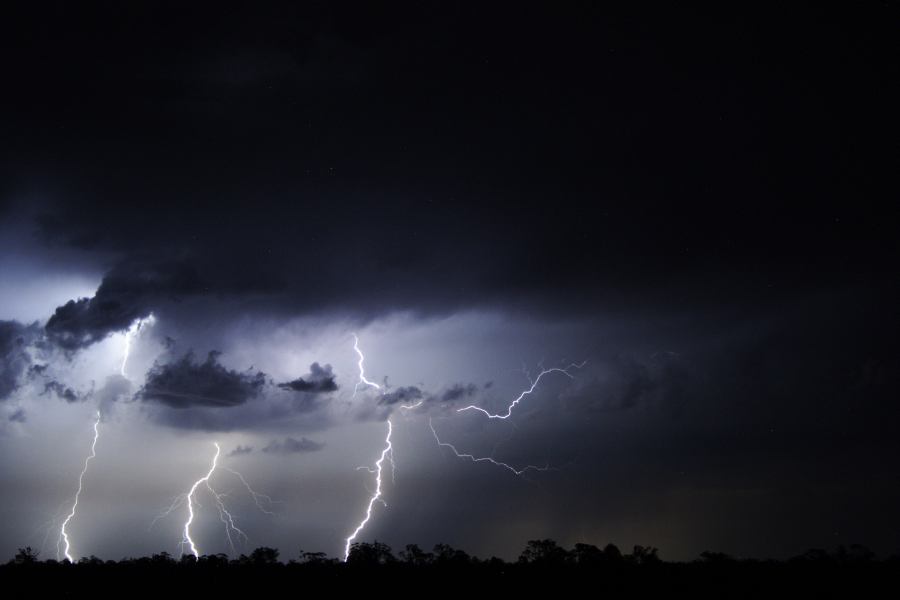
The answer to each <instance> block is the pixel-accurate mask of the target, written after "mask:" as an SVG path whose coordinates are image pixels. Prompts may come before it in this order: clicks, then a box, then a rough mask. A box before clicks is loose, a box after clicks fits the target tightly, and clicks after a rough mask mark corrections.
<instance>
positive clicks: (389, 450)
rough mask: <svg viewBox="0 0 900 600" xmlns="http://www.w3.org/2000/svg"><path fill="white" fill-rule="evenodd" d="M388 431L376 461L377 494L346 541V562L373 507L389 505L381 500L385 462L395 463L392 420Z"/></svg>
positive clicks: (370, 499)
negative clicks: (386, 460) (376, 504)
mask: <svg viewBox="0 0 900 600" xmlns="http://www.w3.org/2000/svg"><path fill="white" fill-rule="evenodd" d="M387 425H388V430H387V437H386V438H385V439H384V450H382V451H381V456H380V457H379V458H378V460H376V461H375V470H374V472H375V493H374V494H372V497H371V498H369V505H368V506H367V507H366V516H365V518H364V519H363V520H362V521H361V522H360V524H359V525H357V526H356V529H355V530H354V531H353V533H351V534H350V537H348V538H347V540H346V542H347V543H346V545H345V546H344V562H347V559H348V558H349V557H350V546H351V545H352V544H353V540H355V539H356V536H357V535H359V532H360V531H362V530H363V528H365V526H366V523H368V522H369V519H370V518H371V517H372V507H374V506H375V503H376V502H379V501H380V502H381V503H382V504H384V505H385V506H387V503H386V502H385V501H384V500H382V498H381V471H382V467H383V466H384V460H385V459H386V458H387V459H388V460H390V462H391V464H392V465H393V463H394V454H393V446H392V445H391V432H392V430H393V426H392V425H391V420H390V419H388V421H387Z"/></svg>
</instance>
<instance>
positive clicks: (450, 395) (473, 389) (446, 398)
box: [438, 383, 488, 402]
mask: <svg viewBox="0 0 900 600" xmlns="http://www.w3.org/2000/svg"><path fill="white" fill-rule="evenodd" d="M485 387H488V386H485ZM478 391H479V388H478V386H477V385H475V384H474V383H469V384H466V385H463V384H462V383H456V384H454V385H452V386H450V387H449V388H447V389H446V390H444V391H443V392H442V393H441V394H440V395H439V397H438V399H439V400H440V401H441V402H456V401H457V400H462V399H469V398H472V397H473V396H475V395H476V394H478Z"/></svg>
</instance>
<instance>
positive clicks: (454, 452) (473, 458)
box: [428, 419, 550, 475]
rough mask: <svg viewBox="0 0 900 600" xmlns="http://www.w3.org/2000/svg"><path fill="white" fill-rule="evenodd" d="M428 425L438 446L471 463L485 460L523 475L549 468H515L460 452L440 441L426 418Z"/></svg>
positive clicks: (487, 458)
mask: <svg viewBox="0 0 900 600" xmlns="http://www.w3.org/2000/svg"><path fill="white" fill-rule="evenodd" d="M428 427H430V428H431V433H432V434H434V439H435V440H436V441H437V443H438V446H441V447H442V448H450V450H452V451H453V454H455V455H456V456H457V457H458V458H465V459H467V460H470V461H472V462H473V463H480V462H487V463H490V464H492V465H496V466H498V467H503V468H504V469H506V470H508V471H510V472H512V473H514V474H516V475H523V474H525V473H527V472H528V471H549V470H550V466H549V465H545V466H543V467H537V466H535V465H528V466H526V467H523V468H521V469H517V468H515V467H513V466H512V465H508V464H506V463H505V462H500V461H499V460H494V459H493V458H491V457H490V456H482V457H476V456H474V455H472V454H465V453H462V452H460V451H459V450H457V449H456V446H454V445H453V444H450V443H447V442H442V441H441V438H439V437H438V434H437V431H436V430H435V429H434V424H433V423H432V422H431V419H428Z"/></svg>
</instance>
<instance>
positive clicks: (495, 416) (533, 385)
mask: <svg viewBox="0 0 900 600" xmlns="http://www.w3.org/2000/svg"><path fill="white" fill-rule="evenodd" d="M585 364H587V361H582V362H581V363H578V364H576V363H572V364H571V365H569V366H568V367H565V368H559V367H553V368H552V369H543V370H542V371H541V372H540V373H538V376H537V377H535V378H534V379H533V380H532V379H531V378H530V377H529V380H530V381H531V387H529V388H528V389H527V390H525V391H524V392H522V393H521V394H519V396H518V397H517V398H516V399H515V400H513V401H512V402H511V403H510V404H509V406H508V407H507V408H506V414H494V413H491V412H489V411H487V410H485V409H483V408H481V407H480V406H475V405H474V404H473V405H470V406H464V407H463V408H460V409H457V411H456V412H463V411H466V410H477V411H478V412H480V413H484V414H485V415H486V416H487V418H489V419H508V418H509V416H510V415H511V414H512V410H513V408H515V406H516V405H517V404H518V403H519V402H521V401H522V399H523V398H524V397H525V396H528V395H529V394H531V393H532V392H534V389H535V388H536V387H537V384H538V382H540V380H541V377H543V376H544V375H549V374H550V373H562V374H563V375H565V376H566V377H568V378H569V379H574V377H572V374H571V373H570V372H569V371H570V370H571V369H580V368H582V367H584V365H585Z"/></svg>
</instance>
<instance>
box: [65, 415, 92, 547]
mask: <svg viewBox="0 0 900 600" xmlns="http://www.w3.org/2000/svg"><path fill="white" fill-rule="evenodd" d="M99 438H100V411H99V410H98V411H97V420H96V421H94V441H93V442H91V453H90V454H89V455H88V457H87V458H85V459H84V467H83V468H82V469H81V475H79V476H78V491H77V492H75V501H74V502H73V503H72V508H71V510H69V514H68V515H66V519H65V520H64V521H63V523H62V527H61V528H60V530H59V539H58V540H57V542H56V555H57V557H59V546H60V543H61V542H62V543H63V544H64V545H65V550H63V554H64V555H65V557H66V558H67V559H68V560H69V562H75V559H74V558H72V554H71V552H70V551H71V549H72V548H71V546H70V544H69V534H68V533H66V525H68V524H69V521H71V520H72V517H74V516H75V511H76V510H77V509H78V497H79V496H81V490H82V488H83V482H84V474H85V473H87V468H88V463H89V462H91V459H92V458H94V457H95V456H97V440H98V439H99Z"/></svg>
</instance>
